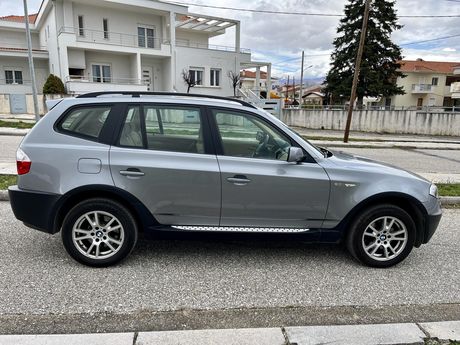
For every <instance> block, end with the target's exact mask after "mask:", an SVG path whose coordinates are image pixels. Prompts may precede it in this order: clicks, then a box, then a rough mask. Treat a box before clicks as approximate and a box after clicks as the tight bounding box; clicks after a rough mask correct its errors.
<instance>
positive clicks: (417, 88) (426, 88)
mask: <svg viewBox="0 0 460 345" xmlns="http://www.w3.org/2000/svg"><path fill="white" fill-rule="evenodd" d="M432 90H433V85H431V84H412V92H431V91H432Z"/></svg>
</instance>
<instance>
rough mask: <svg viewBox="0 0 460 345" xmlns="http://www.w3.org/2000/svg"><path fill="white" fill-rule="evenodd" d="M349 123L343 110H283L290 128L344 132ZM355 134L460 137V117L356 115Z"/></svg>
mask: <svg viewBox="0 0 460 345" xmlns="http://www.w3.org/2000/svg"><path fill="white" fill-rule="evenodd" d="M346 119H347V112H346V111H342V110H330V111H328V110H300V109H283V121H284V122H285V123H286V124H287V125H288V126H297V127H305V128H310V129H333V130H343V129H344V128H345V123H346ZM351 130H354V131H362V132H375V133H405V134H427V135H453V136H460V113H458V112H457V113H452V112H440V113H426V112H417V111H416V110H411V111H409V110H393V111H377V110H367V111H354V112H353V118H352V122H351Z"/></svg>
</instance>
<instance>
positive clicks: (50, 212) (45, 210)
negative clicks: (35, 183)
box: [8, 186, 60, 234]
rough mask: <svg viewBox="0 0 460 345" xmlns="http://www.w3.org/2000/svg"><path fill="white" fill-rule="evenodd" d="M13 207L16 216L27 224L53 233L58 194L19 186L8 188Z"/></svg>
mask: <svg viewBox="0 0 460 345" xmlns="http://www.w3.org/2000/svg"><path fill="white" fill-rule="evenodd" d="M8 194H9V197H10V204H11V208H12V209H13V213H14V216H15V217H16V218H17V219H18V220H20V221H22V222H23V223H24V224H25V225H26V226H28V227H30V228H33V229H36V230H40V231H43V232H47V233H50V234H52V233H53V232H54V231H53V230H54V218H55V209H56V204H57V202H58V200H59V198H60V195H58V194H50V193H43V192H36V191H27V190H22V189H19V188H18V186H11V187H9V188H8Z"/></svg>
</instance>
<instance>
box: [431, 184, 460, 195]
mask: <svg viewBox="0 0 460 345" xmlns="http://www.w3.org/2000/svg"><path fill="white" fill-rule="evenodd" d="M436 185H437V186H438V190H439V195H441V196H460V183H436Z"/></svg>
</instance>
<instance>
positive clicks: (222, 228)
mask: <svg viewBox="0 0 460 345" xmlns="http://www.w3.org/2000/svg"><path fill="white" fill-rule="evenodd" d="M171 227H172V228H173V229H177V230H186V231H213V232H265V233H267V232H269V233H302V232H307V231H309V230H310V229H298V228H248V227H239V226H188V225H172V226H171Z"/></svg>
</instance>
